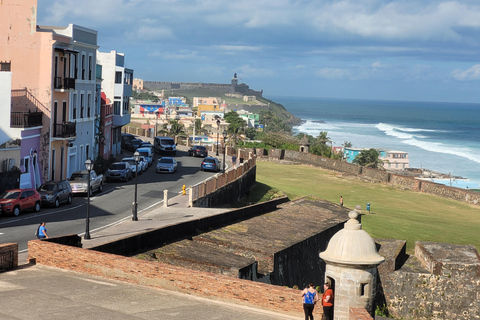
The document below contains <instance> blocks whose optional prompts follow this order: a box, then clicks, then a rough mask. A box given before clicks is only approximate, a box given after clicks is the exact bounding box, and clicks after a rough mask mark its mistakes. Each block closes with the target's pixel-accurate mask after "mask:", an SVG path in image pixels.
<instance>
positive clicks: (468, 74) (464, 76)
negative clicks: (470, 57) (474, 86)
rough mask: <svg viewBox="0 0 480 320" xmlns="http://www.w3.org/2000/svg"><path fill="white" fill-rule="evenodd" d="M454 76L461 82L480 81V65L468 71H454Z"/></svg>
mask: <svg viewBox="0 0 480 320" xmlns="http://www.w3.org/2000/svg"><path fill="white" fill-rule="evenodd" d="M452 76H453V78H454V79H456V80H460V81H471V80H480V64H476V65H474V66H472V67H471V68H469V69H467V70H461V69H455V70H453V71H452Z"/></svg>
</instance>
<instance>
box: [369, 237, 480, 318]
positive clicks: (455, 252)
mask: <svg viewBox="0 0 480 320" xmlns="http://www.w3.org/2000/svg"><path fill="white" fill-rule="evenodd" d="M383 241H385V242H388V241H391V244H390V245H385V243H383V244H382V247H381V249H380V250H379V253H380V254H381V255H382V256H385V258H386V263H387V266H382V265H381V266H380V267H379V274H380V277H379V279H380V283H379V284H380V287H381V291H380V293H381V294H382V295H383V297H379V296H377V305H383V303H384V304H385V305H386V306H387V308H388V312H389V314H390V315H392V316H393V317H395V318H399V319H425V320H426V319H429V320H437V319H438V320H441V319H465V320H467V319H478V318H480V260H479V255H478V252H477V250H476V249H475V247H474V246H463V245H453V244H446V243H431V242H417V243H416V246H415V256H410V257H407V256H403V255H404V251H403V250H401V249H400V248H401V247H402V244H401V242H399V240H383ZM394 242H395V243H394ZM403 246H404V244H403ZM399 249H400V250H399ZM385 251H387V252H390V254H388V253H387V254H385V253H386V252H385ZM407 258H408V259H407ZM394 260H396V261H404V264H403V265H401V267H400V268H398V269H397V268H396V270H394V271H393V270H391V266H392V264H391V263H390V264H388V261H390V262H391V261H394ZM405 260H406V261H405ZM389 266H390V267H389ZM382 298H383V299H384V300H383V303H382V300H381V299H382Z"/></svg>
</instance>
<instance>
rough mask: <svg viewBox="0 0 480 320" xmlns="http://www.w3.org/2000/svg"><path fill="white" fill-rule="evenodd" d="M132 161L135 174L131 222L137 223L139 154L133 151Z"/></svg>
mask: <svg viewBox="0 0 480 320" xmlns="http://www.w3.org/2000/svg"><path fill="white" fill-rule="evenodd" d="M133 159H134V160H135V166H136V169H135V171H136V174H135V201H134V202H133V205H132V215H133V216H132V221H138V217H137V205H138V203H137V184H138V161H140V153H138V151H135V153H134V154H133Z"/></svg>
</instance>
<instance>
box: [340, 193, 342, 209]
mask: <svg viewBox="0 0 480 320" xmlns="http://www.w3.org/2000/svg"><path fill="white" fill-rule="evenodd" d="M340 207H343V197H342V196H340Z"/></svg>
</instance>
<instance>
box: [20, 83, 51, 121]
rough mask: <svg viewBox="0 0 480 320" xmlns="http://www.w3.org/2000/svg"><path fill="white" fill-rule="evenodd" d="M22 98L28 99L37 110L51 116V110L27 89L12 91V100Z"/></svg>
mask: <svg viewBox="0 0 480 320" xmlns="http://www.w3.org/2000/svg"><path fill="white" fill-rule="evenodd" d="M21 97H26V98H27V99H28V100H29V101H30V103H32V104H33V106H34V107H35V108H36V109H37V110H40V111H42V112H43V113H45V114H47V115H48V114H50V110H49V109H47V107H45V106H44V105H43V104H42V103H41V102H40V101H39V100H38V99H37V98H36V97H35V96H34V95H33V94H31V93H30V91H28V89H27V88H24V89H14V90H12V98H21Z"/></svg>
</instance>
